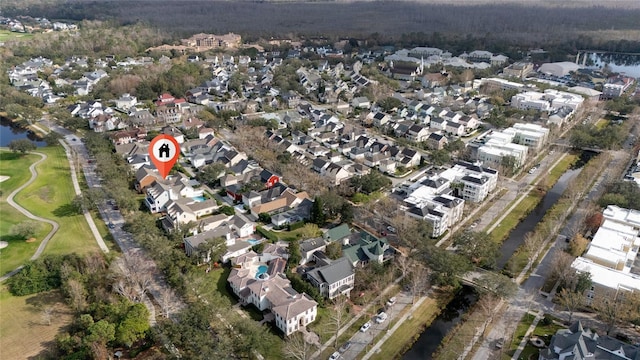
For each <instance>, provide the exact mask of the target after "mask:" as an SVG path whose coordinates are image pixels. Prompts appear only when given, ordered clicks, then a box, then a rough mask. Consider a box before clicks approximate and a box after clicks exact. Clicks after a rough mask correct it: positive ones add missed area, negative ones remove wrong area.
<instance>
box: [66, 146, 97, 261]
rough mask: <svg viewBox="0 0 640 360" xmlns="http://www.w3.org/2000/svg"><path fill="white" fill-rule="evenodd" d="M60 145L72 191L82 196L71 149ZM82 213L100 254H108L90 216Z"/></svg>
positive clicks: (86, 212) (85, 211) (87, 213)
mask: <svg viewBox="0 0 640 360" xmlns="http://www.w3.org/2000/svg"><path fill="white" fill-rule="evenodd" d="M60 144H62V146H63V147H64V152H65V153H66V154H67V160H69V167H70V168H71V181H72V182H73V189H74V191H75V193H76V195H82V190H80V183H78V176H77V174H76V167H75V165H74V163H73V158H72V157H71V149H70V148H69V146H68V145H67V144H66V143H65V142H64V141H63V140H62V139H61V140H60ZM83 213H84V214H83V215H84V218H85V219H86V220H87V224H89V228H90V229H91V233H92V234H93V237H94V238H95V239H96V241H97V242H98V246H99V247H100V250H102V252H103V253H105V254H106V253H108V252H109V248H108V247H107V244H105V242H104V239H103V238H102V235H100V232H99V231H98V228H97V227H96V223H95V222H94V221H93V218H92V217H91V214H90V213H89V211H87V210H84V211H83Z"/></svg>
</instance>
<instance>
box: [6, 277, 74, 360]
mask: <svg viewBox="0 0 640 360" xmlns="http://www.w3.org/2000/svg"><path fill="white" fill-rule="evenodd" d="M49 307H50V308H52V309H53V311H52V313H51V324H50V325H49V324H48V323H47V322H46V321H45V320H46V319H45V318H44V317H43V309H45V308H49ZM0 308H2V311H0V334H2V336H0V349H2V356H1V357H2V358H3V359H27V358H41V357H42V356H41V355H43V354H45V352H46V350H47V349H48V348H49V346H50V345H51V342H52V341H53V339H54V337H55V335H56V334H58V333H59V332H60V331H61V330H62V329H63V327H64V326H66V325H67V324H69V323H70V322H71V318H72V314H71V310H70V309H69V308H67V306H66V305H65V303H64V301H63V299H62V295H61V294H60V292H59V291H50V292H45V293H40V294H36V295H29V296H20V297H17V296H12V295H11V294H9V291H8V290H7V289H6V287H2V288H0ZM39 355H40V356H39Z"/></svg>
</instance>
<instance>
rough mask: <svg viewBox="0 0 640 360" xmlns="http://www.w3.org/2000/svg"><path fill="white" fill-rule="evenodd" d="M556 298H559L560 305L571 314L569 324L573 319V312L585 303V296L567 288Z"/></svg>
mask: <svg viewBox="0 0 640 360" xmlns="http://www.w3.org/2000/svg"><path fill="white" fill-rule="evenodd" d="M556 296H557V297H558V301H560V304H561V305H562V306H563V307H564V308H565V309H567V312H569V323H571V320H572V319H573V312H574V311H576V310H577V309H578V308H579V307H580V306H581V305H582V304H583V302H584V295H583V294H582V293H578V292H575V291H572V290H570V289H567V288H562V290H560V292H559V293H558V294H556Z"/></svg>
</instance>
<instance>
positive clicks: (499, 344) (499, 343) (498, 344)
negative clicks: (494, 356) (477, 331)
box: [496, 338, 504, 349]
mask: <svg viewBox="0 0 640 360" xmlns="http://www.w3.org/2000/svg"><path fill="white" fill-rule="evenodd" d="M503 346H504V338H500V339H498V340H496V349H502V347H503Z"/></svg>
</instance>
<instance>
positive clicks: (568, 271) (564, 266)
mask: <svg viewBox="0 0 640 360" xmlns="http://www.w3.org/2000/svg"><path fill="white" fill-rule="evenodd" d="M572 262H573V256H571V255H569V254H568V253H566V252H564V251H557V252H556V254H555V255H554V257H553V260H552V261H551V276H552V277H553V278H555V279H557V281H559V282H560V284H562V285H566V284H568V283H569V282H570V280H571V278H572V277H573V276H574V275H575V271H574V270H573V269H572V268H571V263H572Z"/></svg>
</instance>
